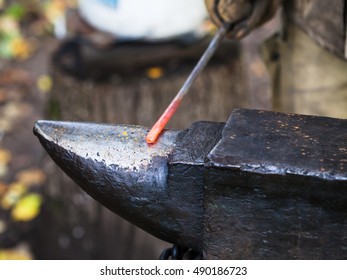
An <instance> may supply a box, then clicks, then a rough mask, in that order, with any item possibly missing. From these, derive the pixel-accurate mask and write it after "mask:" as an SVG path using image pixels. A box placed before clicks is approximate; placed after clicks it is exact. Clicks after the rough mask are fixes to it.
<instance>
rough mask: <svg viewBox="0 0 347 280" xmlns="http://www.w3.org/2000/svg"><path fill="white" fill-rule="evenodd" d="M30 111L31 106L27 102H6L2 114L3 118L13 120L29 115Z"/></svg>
mask: <svg viewBox="0 0 347 280" xmlns="http://www.w3.org/2000/svg"><path fill="white" fill-rule="evenodd" d="M31 111H32V107H31V106H30V105H29V104H25V103H19V102H14V101H13V102H8V103H7V104H6V105H5V106H4V107H3V110H2V114H3V116H4V117H5V118H7V119H10V120H14V119H17V118H20V117H25V116H27V115H29V114H30V113H31Z"/></svg>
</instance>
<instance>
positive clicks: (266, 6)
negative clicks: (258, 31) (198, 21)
mask: <svg viewBox="0 0 347 280" xmlns="http://www.w3.org/2000/svg"><path fill="white" fill-rule="evenodd" d="M279 2H280V0H205V5H206V8H207V10H208V12H209V14H210V17H211V19H212V21H213V22H214V23H215V24H217V25H218V26H222V25H224V26H225V27H227V28H228V36H229V37H230V38H233V39H241V38H243V37H244V36H246V35H247V34H248V33H249V32H250V31H252V30H253V29H254V28H257V27H259V26H260V25H262V24H263V23H264V22H266V21H268V20H270V19H271V18H272V17H273V15H274V13H275V12H276V10H277V8H278V5H279Z"/></svg>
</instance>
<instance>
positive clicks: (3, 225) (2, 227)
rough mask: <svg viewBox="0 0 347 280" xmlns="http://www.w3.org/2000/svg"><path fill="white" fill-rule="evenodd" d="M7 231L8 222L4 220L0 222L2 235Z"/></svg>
mask: <svg viewBox="0 0 347 280" xmlns="http://www.w3.org/2000/svg"><path fill="white" fill-rule="evenodd" d="M6 229H7V225H6V222H5V221H3V220H0V234H2V233H4V232H5V231H6Z"/></svg>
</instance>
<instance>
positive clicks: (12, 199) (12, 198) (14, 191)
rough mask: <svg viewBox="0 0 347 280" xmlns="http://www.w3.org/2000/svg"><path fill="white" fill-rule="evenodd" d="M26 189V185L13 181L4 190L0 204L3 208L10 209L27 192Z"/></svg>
mask: <svg viewBox="0 0 347 280" xmlns="http://www.w3.org/2000/svg"><path fill="white" fill-rule="evenodd" d="M27 189H28V188H27V186H26V185H24V184H23V183H19V182H15V183H12V184H10V185H9V186H8V189H7V192H5V194H4V195H3V197H2V199H1V203H0V206H1V207H2V208H3V209H5V210H7V209H10V208H11V207H12V206H13V205H14V204H16V203H17V202H18V201H19V199H20V198H21V197H22V195H23V194H25V193H26V192H27Z"/></svg>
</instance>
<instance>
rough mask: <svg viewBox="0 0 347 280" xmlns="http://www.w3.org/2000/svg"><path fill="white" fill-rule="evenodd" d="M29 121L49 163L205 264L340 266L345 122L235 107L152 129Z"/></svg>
mask: <svg viewBox="0 0 347 280" xmlns="http://www.w3.org/2000/svg"><path fill="white" fill-rule="evenodd" d="M147 132H148V129H147V128H144V127H140V126H128V125H127V126H125V125H107V124H91V123H72V122H56V121H38V122H37V123H36V124H35V127H34V133H35V134H36V135H37V136H38V137H39V139H40V141H41V143H42V145H43V146H44V148H45V149H46V150H47V152H48V153H49V154H50V156H51V157H52V158H53V160H54V161H55V162H56V163H57V164H58V165H59V166H60V167H61V168H62V169H63V170H64V171H65V172H66V173H67V174H68V175H69V176H70V177H71V178H72V179H74V180H75V181H76V182H77V183H78V184H79V186H80V187H81V188H82V189H83V190H85V191H86V192H87V193H88V194H90V195H91V196H92V197H93V198H95V199H96V200H97V201H99V202H100V203H101V204H103V205H104V206H106V207H107V208H109V209H110V210H112V211H113V212H115V213H117V214H119V215H120V216H122V217H124V218H125V219H127V220H129V221H130V222H132V223H134V224H136V225H137V226H139V227H141V228H142V229H144V230H146V231H147V232H149V233H151V234H153V235H155V236H157V237H159V238H161V239H163V240H166V241H168V242H171V243H174V244H178V245H181V246H184V247H189V248H193V249H194V250H196V251H199V252H203V255H204V258H207V259H215V258H217V259H218V258H219V259H229V258H237V259H292V258H300V259H321V258H332V259H344V258H347V120H342V119H333V118H326V117H315V116H303V115H293V114H281V113H274V112H265V111H257V110H245V109H238V110H235V111H234V112H233V113H232V114H231V116H230V119H229V120H228V121H227V123H215V122H196V123H194V124H192V126H191V127H190V128H188V129H186V130H183V131H170V130H166V131H164V132H163V133H162V134H161V136H160V138H159V140H158V141H157V143H156V144H154V145H148V144H147V143H146V141H145V136H146V134H147Z"/></svg>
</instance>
